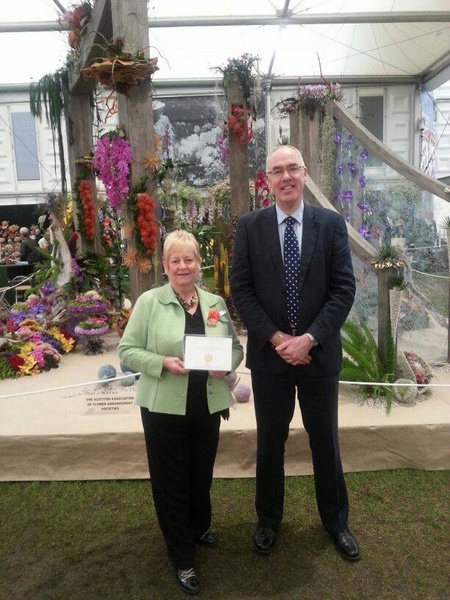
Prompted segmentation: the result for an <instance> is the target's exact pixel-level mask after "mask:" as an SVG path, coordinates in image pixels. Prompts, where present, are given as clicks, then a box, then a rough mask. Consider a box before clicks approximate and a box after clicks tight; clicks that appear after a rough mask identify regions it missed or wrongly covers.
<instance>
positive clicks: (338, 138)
mask: <svg viewBox="0 0 450 600" xmlns="http://www.w3.org/2000/svg"><path fill="white" fill-rule="evenodd" d="M341 140H342V133H337V134H336V137H335V138H334V143H335V144H336V146H338V145H339V144H340V143H341Z"/></svg>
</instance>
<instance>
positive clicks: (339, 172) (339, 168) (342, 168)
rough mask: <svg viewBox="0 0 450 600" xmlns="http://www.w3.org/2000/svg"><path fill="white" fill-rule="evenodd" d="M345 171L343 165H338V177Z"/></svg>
mask: <svg viewBox="0 0 450 600" xmlns="http://www.w3.org/2000/svg"><path fill="white" fill-rule="evenodd" d="M343 170H344V165H343V163H341V164H340V165H338V168H337V171H336V172H337V174H338V175H341V174H342V171H343Z"/></svg>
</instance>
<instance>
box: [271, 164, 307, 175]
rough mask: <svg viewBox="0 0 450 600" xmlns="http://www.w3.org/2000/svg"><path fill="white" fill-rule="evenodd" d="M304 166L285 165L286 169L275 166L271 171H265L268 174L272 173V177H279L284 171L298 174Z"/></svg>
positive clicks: (289, 173)
mask: <svg viewBox="0 0 450 600" xmlns="http://www.w3.org/2000/svg"><path fill="white" fill-rule="evenodd" d="M304 168H305V165H291V166H290V167H286V169H282V168H281V167H275V169H273V170H272V171H267V173H268V175H272V177H281V176H282V175H283V173H284V172H285V171H286V172H287V174H288V175H298V173H300V171H301V170H302V169H304Z"/></svg>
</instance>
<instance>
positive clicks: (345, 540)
mask: <svg viewBox="0 0 450 600" xmlns="http://www.w3.org/2000/svg"><path fill="white" fill-rule="evenodd" d="M330 536H331V539H332V540H333V544H334V547H335V548H336V552H337V553H338V554H339V555H340V556H342V558H345V559H346V560H359V546H358V542H357V541H356V540H355V538H354V537H353V535H352V534H351V533H350V531H349V530H348V529H344V531H340V532H339V533H330Z"/></svg>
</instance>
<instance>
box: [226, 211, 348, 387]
mask: <svg viewBox="0 0 450 600" xmlns="http://www.w3.org/2000/svg"><path fill="white" fill-rule="evenodd" d="M230 284H231V295H232V299H233V302H234V305H235V307H236V309H237V311H238V313H239V315H240V317H241V318H242V320H243V322H244V324H245V326H246V328H247V332H248V340H247V359H246V365H247V367H248V368H250V369H252V370H253V371H255V372H258V371H263V372H266V373H281V372H283V371H284V370H286V369H287V368H288V367H289V365H288V364H287V363H286V362H285V361H284V360H283V359H282V358H280V357H279V356H278V354H277V353H276V352H275V350H274V349H273V348H272V346H271V344H270V343H269V342H268V340H269V338H270V337H271V336H272V335H273V334H274V333H275V332H276V331H277V330H280V331H284V332H289V323H288V320H287V303H286V295H285V285H284V269H283V260H282V255H281V248H280V240H279V235H278V224H277V216H276V210H275V206H271V207H269V208H265V209H261V210H257V211H253V212H249V213H247V214H245V215H243V216H242V217H241V218H240V219H239V222H238V227H237V232H236V237H235V243H234V250H233V261H232V270H231V278H230ZM299 289H300V291H299V294H300V323H299V327H298V334H299V335H301V334H303V333H306V332H309V333H311V334H312V335H313V336H314V338H315V339H316V340H317V341H318V342H319V345H318V346H316V347H315V348H313V349H312V350H311V355H312V357H313V360H312V361H311V363H310V364H309V365H304V366H302V367H300V368H302V369H305V372H307V373H309V374H310V375H312V376H320V375H336V374H339V372H340V370H341V363H342V347H341V338H340V328H341V327H342V325H343V324H344V322H345V319H346V318H347V315H348V313H349V312H350V309H351V307H352V304H353V300H354V295H355V278H354V275H353V269H352V262H351V255H350V249H349V245H348V235H347V228H346V224H345V221H344V219H343V218H342V216H341V215H340V214H339V213H337V212H335V211H332V210H328V209H324V208H320V207H315V206H310V205H307V204H305V208H304V215H303V237H302V248H301V265H300V274H299Z"/></svg>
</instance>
